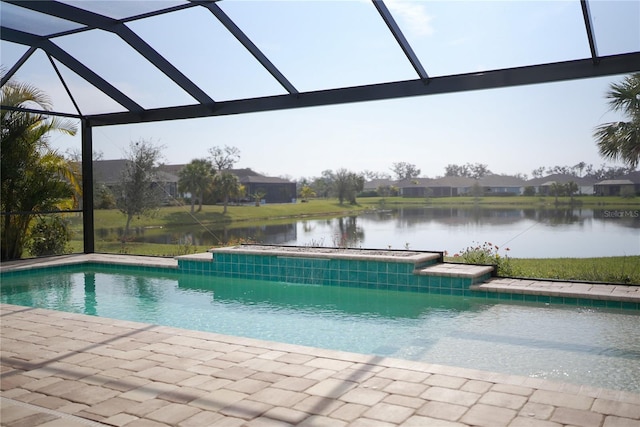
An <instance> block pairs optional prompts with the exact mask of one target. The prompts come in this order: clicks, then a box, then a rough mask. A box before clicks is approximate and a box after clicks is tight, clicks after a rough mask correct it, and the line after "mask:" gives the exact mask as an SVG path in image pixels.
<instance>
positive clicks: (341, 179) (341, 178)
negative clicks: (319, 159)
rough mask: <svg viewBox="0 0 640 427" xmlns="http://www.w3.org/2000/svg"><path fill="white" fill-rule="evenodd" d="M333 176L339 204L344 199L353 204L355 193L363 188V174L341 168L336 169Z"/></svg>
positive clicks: (354, 202)
mask: <svg viewBox="0 0 640 427" xmlns="http://www.w3.org/2000/svg"><path fill="white" fill-rule="evenodd" d="M335 178H336V180H335V191H336V194H337V196H338V200H339V201H340V204H343V203H344V201H345V199H346V200H349V203H351V204H352V205H355V204H356V195H357V194H358V193H359V192H360V191H362V189H363V188H364V176H363V175H359V174H356V173H355V172H349V171H348V170H346V169H344V168H343V169H339V170H337V171H336V174H335Z"/></svg>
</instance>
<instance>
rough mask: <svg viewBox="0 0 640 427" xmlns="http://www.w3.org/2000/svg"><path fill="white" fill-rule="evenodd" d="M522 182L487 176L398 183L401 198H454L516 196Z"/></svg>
mask: <svg viewBox="0 0 640 427" xmlns="http://www.w3.org/2000/svg"><path fill="white" fill-rule="evenodd" d="M523 184H524V180H522V179H520V178H516V177H513V176H508V175H488V176H485V177H483V178H482V179H479V180H476V179H473V178H469V177H465V176H445V177H442V178H434V179H431V178H412V179H406V180H402V181H399V182H398V188H399V190H400V194H401V195H402V196H403V197H454V196H463V195H471V194H474V188H477V189H478V191H479V192H480V195H493V194H495V195H512V194H513V195H518V194H521V193H522V189H523Z"/></svg>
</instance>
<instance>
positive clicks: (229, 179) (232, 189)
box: [213, 172, 240, 214]
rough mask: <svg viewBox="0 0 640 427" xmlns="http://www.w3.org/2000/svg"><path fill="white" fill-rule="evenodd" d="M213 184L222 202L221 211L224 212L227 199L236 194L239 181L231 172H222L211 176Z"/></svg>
mask: <svg viewBox="0 0 640 427" xmlns="http://www.w3.org/2000/svg"><path fill="white" fill-rule="evenodd" d="M213 185H214V187H215V190H216V192H217V193H218V194H219V195H220V197H221V198H222V201H223V203H224V210H223V211H222V213H223V214H226V213H227V205H228V204H229V199H230V198H231V197H233V196H235V195H236V194H238V191H239V187H240V182H239V181H238V178H237V177H236V176H235V175H233V174H232V173H231V172H222V173H220V174H218V175H216V176H215V177H214V178H213Z"/></svg>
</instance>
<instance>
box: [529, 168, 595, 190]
mask: <svg viewBox="0 0 640 427" xmlns="http://www.w3.org/2000/svg"><path fill="white" fill-rule="evenodd" d="M572 181H573V182H575V183H576V184H577V185H578V194H585V195H592V194H593V192H594V184H595V183H596V180H594V179H593V178H581V177H578V176H574V175H569V174H563V173H556V174H553V175H548V176H545V177H542V178H534V179H530V180H529V181H527V182H526V183H525V186H527V187H533V188H534V189H535V190H536V193H537V194H541V195H545V196H546V195H549V194H551V186H552V185H553V184H562V185H565V184H568V183H569V182H572Z"/></svg>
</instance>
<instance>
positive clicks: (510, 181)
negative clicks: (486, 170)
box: [478, 175, 525, 187]
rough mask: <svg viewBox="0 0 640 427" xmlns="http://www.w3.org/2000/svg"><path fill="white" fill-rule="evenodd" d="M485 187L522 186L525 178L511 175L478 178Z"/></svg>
mask: <svg viewBox="0 0 640 427" xmlns="http://www.w3.org/2000/svg"><path fill="white" fill-rule="evenodd" d="M478 183H479V184H480V185H482V186H484V187H522V186H524V184H525V180H524V179H522V178H518V177H516V176H511V175H487V176H484V177H482V178H480V179H479V180H478Z"/></svg>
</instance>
